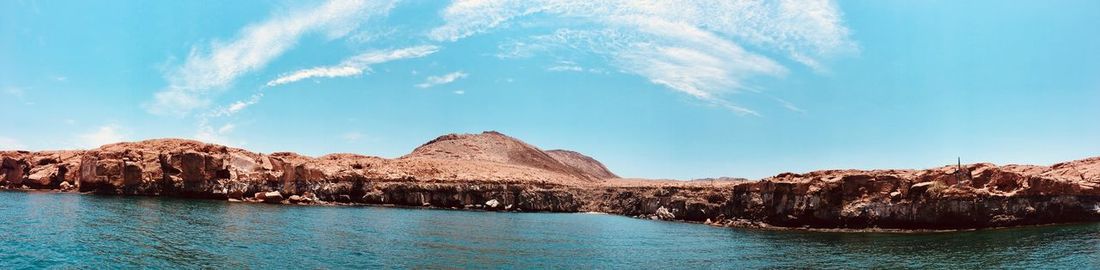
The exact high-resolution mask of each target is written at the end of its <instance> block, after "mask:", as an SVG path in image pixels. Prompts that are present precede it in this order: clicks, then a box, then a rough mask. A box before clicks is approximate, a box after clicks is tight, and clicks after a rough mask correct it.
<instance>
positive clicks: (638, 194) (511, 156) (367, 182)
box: [0, 131, 1100, 230]
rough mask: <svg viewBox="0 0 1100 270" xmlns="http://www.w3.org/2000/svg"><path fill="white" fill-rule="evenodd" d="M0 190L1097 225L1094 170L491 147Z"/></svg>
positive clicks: (162, 152)
mask: <svg viewBox="0 0 1100 270" xmlns="http://www.w3.org/2000/svg"><path fill="white" fill-rule="evenodd" d="M0 158H2V164H0V186H3V188H6V189H15V190H55V191H60V192H83V193H95V194H115V195H139V196H173V197H186V198H202V199H218V200H232V201H253V202H267V203H283V204H367V205H391V206H413V207H435V208H449V209H476V210H488V211H523V212H541V211H548V212H603V213H609V214H617V215H626V216H633V217H641V218H652V219H661V220H674V221H687V222H699V223H707V224H711V225H716V226H731V227H767V228H803V229H843V230H952V229H976V228H990V227H1005V226H1019V225H1035V224H1051V223H1065V222H1084V221H1097V220H1100V157H1094V158H1088V159H1083V160H1077V161H1071V162H1064V163H1059V164H1055V165H1052V166H1035V165H1004V166H997V165H993V164H988V163H979V164H958V165H948V166H944V167H939V168H931V169H923V170H824V171H814V172H809V173H802V174H798V173H782V174H779V175H776V176H773V177H768V178H764V179H760V180H755V181H747V180H744V181H743V180H734V179H733V178H721V179H710V180H697V181H675V180H648V179H623V178H619V177H618V176H616V175H615V174H614V173H612V172H611V171H610V170H608V169H607V168H606V167H605V166H604V165H603V164H601V163H600V162H599V161H597V160H595V159H593V158H591V157H588V156H585V155H583V154H581V153H578V152H573V151H568V150H548V151H543V150H541V149H539V148H537V147H535V146H532V145H529V144H527V143H524V142H522V141H520V140H517V139H515V138H512V137H509V136H506V135H503V134H500V133H497V132H491V131H490V132H484V133H481V134H450V135H444V136H441V137H439V138H436V139H434V140H431V141H429V142H428V143H425V144H424V145H422V146H420V147H418V148H416V149H415V150H413V151H412V153H409V154H408V155H405V156H402V157H399V158H394V159H386V158H379V157H372V156H362V155H355V154H330V155H325V156H321V157H308V156H302V155H298V154H294V153H287V152H277V153H270V154H261V153H255V152H250V151H246V150H243V149H238V148H232V147H226V146H222V145H215V144H207V143H202V142H198V141H192V140H182V139H158V140H147V141H141V142H124V143H116V144H109V145H104V146H102V147H100V148H97V149H91V150H68V151H41V152H28V151H3V152H0Z"/></svg>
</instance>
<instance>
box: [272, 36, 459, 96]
mask: <svg viewBox="0 0 1100 270" xmlns="http://www.w3.org/2000/svg"><path fill="white" fill-rule="evenodd" d="M436 51H439V47H436V46H431V45H424V46H416V47H409V48H402V49H396V50H389V51H372V52H367V53H363V54H360V55H356V56H353V57H351V58H348V59H346V60H344V61H343V62H341V63H340V64H339V65H335V66H328V67H315V68H309V69H303V70H298V71H294V72H291V73H289V74H286V75H282V76H280V77H279V78H276V79H274V80H271V81H269V82H267V86H277V85H281V84H287V83H292V82H296V81H300V80H304V79H309V78H335V77H348V76H356V75H359V74H363V72H364V71H369V70H370V66H371V65H375V64H381V63H385V62H389V61H394V60H401V59H408V58H419V57H424V56H427V55H429V54H432V53H435V52H436Z"/></svg>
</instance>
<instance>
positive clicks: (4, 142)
mask: <svg viewBox="0 0 1100 270" xmlns="http://www.w3.org/2000/svg"><path fill="white" fill-rule="evenodd" d="M26 149H27V146H26V145H23V143H20V142H19V140H16V139H13V138H8V137H3V136H0V150H26Z"/></svg>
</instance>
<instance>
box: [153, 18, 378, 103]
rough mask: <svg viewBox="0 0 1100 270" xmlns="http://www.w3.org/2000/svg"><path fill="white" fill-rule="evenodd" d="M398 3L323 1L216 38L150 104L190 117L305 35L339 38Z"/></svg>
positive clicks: (197, 51) (178, 69)
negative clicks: (211, 97) (226, 37)
mask: <svg viewBox="0 0 1100 270" xmlns="http://www.w3.org/2000/svg"><path fill="white" fill-rule="evenodd" d="M392 7H393V1H365V0H330V1H328V2H325V3H324V4H322V5H319V6H316V7H312V8H304V9H296V10H292V11H290V12H287V13H285V14H281V15H275V16H273V17H271V18H269V19H268V20H266V21H263V22H260V23H257V24H252V25H249V26H246V27H245V28H243V29H242V30H241V31H240V32H239V33H238V34H237V37H236V38H235V39H233V40H231V41H228V42H223V41H215V42H212V43H211V44H210V49H209V50H200V49H197V48H195V49H192V51H191V53H190V55H189V56H188V57H187V59H186V60H185V61H184V63H183V64H182V65H180V66H178V67H175V68H171V69H169V71H168V72H167V73H166V74H165V79H166V80H168V83H169V85H168V86H167V87H165V88H164V89H162V90H161V91H159V92H157V93H156V94H155V95H154V100H153V102H152V103H150V104H146V108H147V109H148V110H149V111H150V112H153V113H158V114H169V115H185V114H187V113H189V112H191V111H192V110H194V109H197V108H201V107H205V106H207V105H209V103H210V100H209V95H211V94H213V93H216V92H218V91H221V90H223V89H224V88H226V87H228V86H230V85H232V84H233V82H234V81H236V79H237V78H238V77H240V76H241V75H244V74H247V73H249V72H253V71H256V70H259V69H261V68H263V67H265V66H266V65H267V64H268V62H270V61H271V60H272V59H275V58H277V57H279V56H281V55H282V54H283V53H284V52H286V51H287V50H289V49H291V48H292V47H294V45H295V43H297V41H298V40H299V39H300V38H301V37H302V36H303V35H305V34H307V33H314V32H319V33H323V34H325V35H326V36H328V37H329V38H338V37H342V36H345V35H347V33H348V32H350V31H352V30H354V29H355V28H357V27H358V25H359V24H360V23H362V22H363V21H365V20H366V19H367V18H369V17H371V16H372V15H376V14H385V13H387V12H389V10H390V9H391V8H392Z"/></svg>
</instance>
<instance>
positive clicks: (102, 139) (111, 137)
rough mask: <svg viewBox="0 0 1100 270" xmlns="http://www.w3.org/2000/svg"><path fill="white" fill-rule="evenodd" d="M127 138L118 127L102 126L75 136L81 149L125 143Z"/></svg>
mask: <svg viewBox="0 0 1100 270" xmlns="http://www.w3.org/2000/svg"><path fill="white" fill-rule="evenodd" d="M127 138H128V136H126V135H125V134H124V132H122V128H121V127H119V126H118V125H104V126H100V127H98V128H96V129H95V130H93V131H90V132H88V133H84V134H80V135H77V139H78V140H79V142H80V144H81V146H82V147H85V148H96V147H99V146H102V145H104V144H111V143H117V142H122V141H126V140H127Z"/></svg>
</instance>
